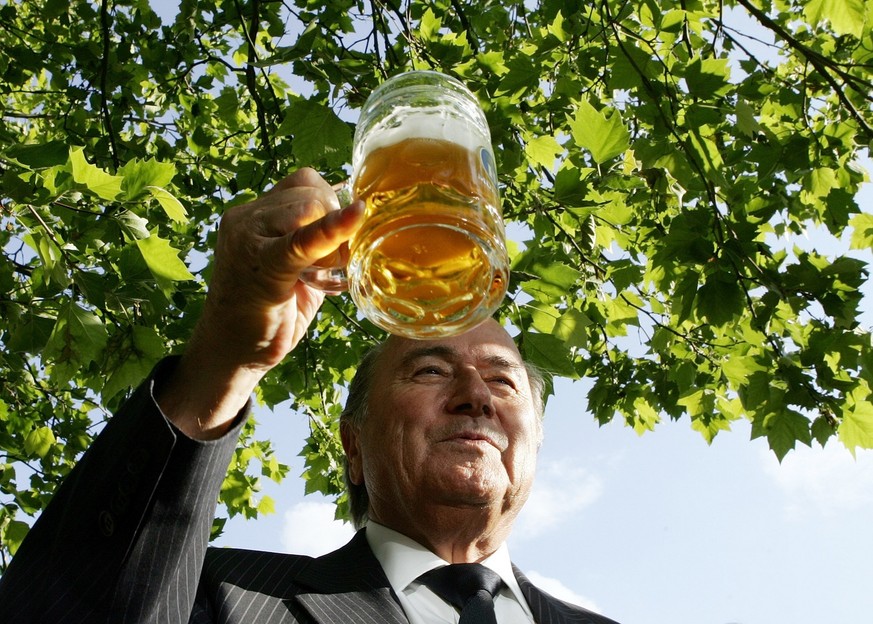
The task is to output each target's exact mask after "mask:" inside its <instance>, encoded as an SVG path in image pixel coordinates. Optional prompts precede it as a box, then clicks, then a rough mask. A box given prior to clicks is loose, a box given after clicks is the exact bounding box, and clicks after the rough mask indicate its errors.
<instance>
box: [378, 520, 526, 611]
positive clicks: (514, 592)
mask: <svg viewBox="0 0 873 624" xmlns="http://www.w3.org/2000/svg"><path fill="white" fill-rule="evenodd" d="M366 536H367V542H369V544H370V548H371V549H372V550H373V553H374V554H375V555H376V559H378V560H379V563H381V564H382V569H383V570H385V575H386V576H387V577H388V581H389V582H390V583H391V587H392V588H393V589H394V593H395V594H397V598H398V599H399V600H400V606H402V607H403V611H404V612H405V613H406V617H408V618H409V622H410V624H445V623H451V624H457V622H458V618H459V617H460V616H459V615H458V612H457V611H456V610H455V608H454V607H452V605H450V604H449V603H447V602H445V601H444V600H443V599H442V598H440V597H439V596H437V595H436V594H434V593H433V592H432V591H431V590H430V589H428V588H427V587H426V586H425V585H423V584H422V583H419V582H418V581H416V579H417V578H418V577H419V576H421V575H422V574H424V573H425V572H427V571H429V570H432V569H434V568H438V567H441V566H444V565H448V564H449V562H448V561H444V560H443V559H440V558H439V557H437V556H436V555H435V554H434V553H432V552H431V551H429V550H428V549H427V548H425V547H424V546H422V545H421V544H419V543H417V542H415V541H414V540H411V539H410V538H408V537H406V536H405V535H402V534H401V533H398V532H397V531H393V530H392V529H389V528H387V527H385V526H382V525H381V524H378V523H376V522H373V521H372V520H371V521H370V522H368V523H367V533H366ZM480 563H481V564H482V565H484V566H487V567H489V568H491V569H492V570H494V571H495V572H497V574H499V575H500V578H502V579H503V583H504V585H503V587H502V588H501V590H500V592H498V594H497V596H495V597H494V610H495V612H496V614H497V621H498V622H500V624H522V623H523V624H533V621H534V620H533V616H532V615H531V612H530V608H529V607H528V605H527V601H526V600H525V599H524V596H523V595H522V593H521V588H519V586H518V581H517V580H516V578H515V574H513V573H512V564H511V563H510V560H509V549H508V548H507V547H506V544H502V545H501V546H500V548H499V549H498V550H497V551H496V552H495V553H494V554H492V555H491V556H490V557H488V558H487V559H485V560H484V561H481V562H480Z"/></svg>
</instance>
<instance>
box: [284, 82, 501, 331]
mask: <svg viewBox="0 0 873 624" xmlns="http://www.w3.org/2000/svg"><path fill="white" fill-rule="evenodd" d="M351 191H352V196H353V197H354V198H355V199H359V200H363V201H364V202H365V204H366V213H365V215H364V225H363V226H362V227H361V229H360V230H359V231H358V232H357V234H355V236H354V237H353V238H352V240H351V241H350V243H349V250H350V256H349V260H348V265H347V266H342V265H337V264H336V260H335V259H334V258H331V259H326V260H325V261H324V262H320V263H315V264H314V265H313V266H312V267H309V268H308V269H307V270H304V271H303V273H302V274H301V279H302V280H303V281H304V282H306V283H307V284H310V285H311V286H315V287H317V288H321V289H322V290H325V291H330V292H336V291H338V290H341V289H343V288H345V287H346V286H347V287H348V289H349V293H350V294H351V296H352V299H353V300H354V302H355V304H356V305H357V306H358V309H359V310H360V311H361V312H362V313H363V314H364V316H366V317H367V318H369V319H370V320H371V321H373V323H375V324H376V325H378V326H379V327H381V328H382V329H385V330H386V331H389V332H391V333H394V334H399V335H402V336H407V337H411V338H433V337H439V336H450V335H453V334H459V333H461V332H463V331H466V330H467V329H470V328H472V327H474V326H476V325H478V324H479V323H480V322H482V321H483V320H485V319H486V318H488V317H489V316H491V315H492V314H493V313H494V311H495V310H496V309H497V306H498V305H499V304H500V302H501V300H502V299H503V296H504V294H505V293H506V288H507V285H508V277H509V261H508V257H507V253H506V243H505V234H504V229H503V219H502V217H501V211H500V199H499V197H498V192H497V172H496V168H495V166H494V155H493V152H492V149H491V135H490V132H489V130H488V124H487V122H486V120H485V114H484V113H483V112H482V109H481V108H480V106H479V103H478V102H477V100H476V98H475V96H474V95H473V94H472V93H471V92H470V91H469V90H468V89H467V88H466V87H465V86H464V85H463V84H461V83H460V82H459V81H458V80H455V79H454V78H451V77H449V76H446V75H444V74H440V73H438V72H432V71H411V72H406V73H403V74H400V75H397V76H394V77H393V78H391V79H389V80H387V81H386V82H384V83H383V84H381V85H380V86H379V87H377V88H376V90H375V91H373V93H372V94H371V95H370V97H369V98H367V101H366V103H365V104H364V107H363V109H362V111H361V117H360V119H359V121H358V124H357V127H356V129H355V140H354V147H353V155H352V177H351Z"/></svg>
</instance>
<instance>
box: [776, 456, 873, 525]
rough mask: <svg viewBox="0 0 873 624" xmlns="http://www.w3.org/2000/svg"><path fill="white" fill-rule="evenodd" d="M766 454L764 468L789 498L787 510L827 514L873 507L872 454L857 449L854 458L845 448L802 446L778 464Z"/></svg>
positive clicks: (796, 512)
mask: <svg viewBox="0 0 873 624" xmlns="http://www.w3.org/2000/svg"><path fill="white" fill-rule="evenodd" d="M762 454H763V455H764V457H763V460H762V461H763V462H764V471H765V473H766V474H768V475H769V476H770V477H771V478H772V479H773V481H774V483H775V484H776V485H777V486H778V487H779V488H780V489H781V490H782V491H783V492H784V493H785V495H786V497H787V511H788V512H789V513H791V514H793V515H800V514H802V513H805V512H809V511H810V510H814V511H817V512H818V513H821V514H823V515H826V516H830V515H835V514H839V513H842V512H847V511H857V510H858V509H860V508H862V507H867V506H873V453H871V452H864V451H862V450H860V449H859V450H858V451H857V453H856V457H852V455H851V454H850V453H849V451H848V450H846V448H845V447H843V446H841V445H840V444H838V443H836V442H831V443H830V444H828V445H827V446H826V447H824V448H821V447H820V446H818V445H814V446H813V447H811V448H810V447H807V446H802V447H798V448H797V449H795V450H794V451H791V452H790V453H789V454H788V455H787V456H786V457H785V459H783V460H782V463H781V464H779V463H778V462H777V461H776V459H775V458H774V457H773V454H772V452H769V451H767V452H762Z"/></svg>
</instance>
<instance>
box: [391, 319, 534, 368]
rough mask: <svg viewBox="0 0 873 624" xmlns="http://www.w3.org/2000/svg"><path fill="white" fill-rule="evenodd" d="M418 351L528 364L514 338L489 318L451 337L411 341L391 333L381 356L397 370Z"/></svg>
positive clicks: (510, 363) (508, 363)
mask: <svg viewBox="0 0 873 624" xmlns="http://www.w3.org/2000/svg"><path fill="white" fill-rule="evenodd" d="M416 354H434V355H440V356H443V357H458V358H469V359H471V360H477V359H481V360H489V361H500V360H502V361H504V362H505V363H506V365H507V366H513V367H522V366H524V362H523V361H522V359H521V354H520V353H519V352H518V348H517V347H516V346H515V342H514V341H513V340H512V337H511V336H510V335H509V334H508V333H507V331H506V330H505V329H503V327H501V326H500V325H499V324H498V323H497V322H496V321H493V320H489V321H486V322H485V323H483V324H481V325H479V326H478V327H475V328H474V329H472V330H470V331H468V332H466V333H464V334H461V335H459V336H451V337H448V338H439V339H431V340H411V339H408V338H401V337H399V336H391V337H390V338H388V340H387V341H386V343H385V346H384V349H383V351H382V353H381V355H380V358H379V359H380V361H381V362H380V363H381V364H382V367H384V368H387V369H396V368H397V367H399V366H401V365H402V364H403V363H404V362H405V361H408V360H409V358H410V357H415V355H416Z"/></svg>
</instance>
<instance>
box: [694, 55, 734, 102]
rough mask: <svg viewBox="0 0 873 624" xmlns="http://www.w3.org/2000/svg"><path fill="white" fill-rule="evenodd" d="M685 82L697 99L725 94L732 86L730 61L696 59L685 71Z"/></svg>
mask: <svg viewBox="0 0 873 624" xmlns="http://www.w3.org/2000/svg"><path fill="white" fill-rule="evenodd" d="M685 82H686V84H688V90H689V91H690V92H691V93H692V94H693V95H695V96H697V97H710V96H712V95H714V94H722V93H724V92H725V91H726V90H727V88H728V87H729V86H730V84H729V83H730V65H729V64H728V59H726V58H724V59H712V58H706V59H701V58H700V57H698V58H695V59H694V60H693V61H692V62H691V63H690V64H689V65H688V67H687V68H686V70H685Z"/></svg>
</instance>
